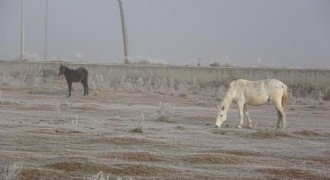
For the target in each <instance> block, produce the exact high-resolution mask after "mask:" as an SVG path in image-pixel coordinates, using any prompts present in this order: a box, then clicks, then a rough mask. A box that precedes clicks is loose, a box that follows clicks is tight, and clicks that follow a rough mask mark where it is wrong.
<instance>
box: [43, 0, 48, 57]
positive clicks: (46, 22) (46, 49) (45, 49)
mask: <svg viewBox="0 0 330 180" xmlns="http://www.w3.org/2000/svg"><path fill="white" fill-rule="evenodd" d="M45 3H46V4H45V42H44V61H46V59H47V51H48V44H47V43H48V42H47V33H48V0H46V2H45Z"/></svg>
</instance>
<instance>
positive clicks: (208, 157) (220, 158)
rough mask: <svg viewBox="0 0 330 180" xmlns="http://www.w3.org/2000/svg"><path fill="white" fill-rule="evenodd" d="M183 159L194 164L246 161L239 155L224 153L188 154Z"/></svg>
mask: <svg viewBox="0 0 330 180" xmlns="http://www.w3.org/2000/svg"><path fill="white" fill-rule="evenodd" d="M181 160H182V161H184V162H188V163H192V164H239V163H242V162H244V161H242V158H241V157H239V156H236V155H230V154H222V153H202V154H194V155H186V156H183V157H181Z"/></svg>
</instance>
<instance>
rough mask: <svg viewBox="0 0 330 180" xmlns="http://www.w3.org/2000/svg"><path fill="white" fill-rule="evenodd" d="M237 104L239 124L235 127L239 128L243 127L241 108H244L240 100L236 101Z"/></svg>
mask: <svg viewBox="0 0 330 180" xmlns="http://www.w3.org/2000/svg"><path fill="white" fill-rule="evenodd" d="M237 105H238V110H239V125H238V126H237V128H239V129H241V128H242V127H243V120H244V119H243V109H244V104H243V103H241V102H238V103H237Z"/></svg>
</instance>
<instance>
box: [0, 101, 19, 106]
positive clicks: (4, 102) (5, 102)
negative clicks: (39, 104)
mask: <svg viewBox="0 0 330 180" xmlns="http://www.w3.org/2000/svg"><path fill="white" fill-rule="evenodd" d="M16 105H19V103H16V102H10V101H1V100H0V106H16Z"/></svg>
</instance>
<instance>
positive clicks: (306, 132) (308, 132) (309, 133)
mask: <svg viewBox="0 0 330 180" xmlns="http://www.w3.org/2000/svg"><path fill="white" fill-rule="evenodd" d="M292 134H295V135H300V136H320V134H319V133H317V132H315V131H311V130H301V131H294V132H292Z"/></svg>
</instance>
